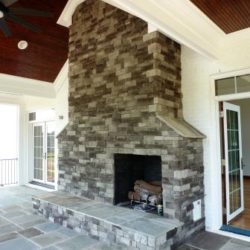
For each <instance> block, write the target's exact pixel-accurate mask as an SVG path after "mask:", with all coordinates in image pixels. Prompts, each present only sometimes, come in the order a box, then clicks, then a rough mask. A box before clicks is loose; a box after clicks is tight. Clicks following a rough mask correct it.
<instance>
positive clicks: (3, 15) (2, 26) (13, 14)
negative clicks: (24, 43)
mask: <svg viewBox="0 0 250 250" xmlns="http://www.w3.org/2000/svg"><path fill="white" fill-rule="evenodd" d="M17 1H18V0H0V30H2V32H3V33H4V35H5V36H6V37H8V36H11V35H12V32H11V30H10V28H9V27H8V25H7V21H9V20H10V21H12V22H14V23H16V24H19V25H21V26H23V27H24V28H26V29H29V30H31V31H33V32H39V31H40V28H39V27H38V26H36V25H33V24H31V23H29V22H27V21H26V20H25V19H23V18H22V17H20V16H37V17H52V16H53V15H52V13H50V12H47V11H40V10H35V9H29V8H21V7H20V8H15V7H10V6H11V5H12V4H14V3H15V2H17Z"/></svg>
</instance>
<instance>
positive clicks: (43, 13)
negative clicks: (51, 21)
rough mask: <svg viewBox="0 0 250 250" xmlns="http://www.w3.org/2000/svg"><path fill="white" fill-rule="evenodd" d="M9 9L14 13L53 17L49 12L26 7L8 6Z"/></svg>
mask: <svg viewBox="0 0 250 250" xmlns="http://www.w3.org/2000/svg"><path fill="white" fill-rule="evenodd" d="M10 11H11V12H12V13H13V14H15V15H25V16H40V17H53V14H52V13H51V12H48V11H41V10H34V9H28V8H10Z"/></svg>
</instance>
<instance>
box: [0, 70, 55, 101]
mask: <svg viewBox="0 0 250 250" xmlns="http://www.w3.org/2000/svg"><path fill="white" fill-rule="evenodd" d="M0 93H4V94H12V95H21V96H22V95H30V96H37V97H46V98H55V97H56V92H55V89H54V86H53V84H52V83H49V82H44V81H39V80H33V79H29V78H24V77H19V76H13V75H7V74H0Z"/></svg>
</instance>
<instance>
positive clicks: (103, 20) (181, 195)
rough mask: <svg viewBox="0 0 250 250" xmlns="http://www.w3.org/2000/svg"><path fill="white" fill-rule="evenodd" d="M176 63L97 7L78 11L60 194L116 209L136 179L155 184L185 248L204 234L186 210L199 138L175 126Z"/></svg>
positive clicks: (114, 13) (195, 184)
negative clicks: (187, 241)
mask: <svg viewBox="0 0 250 250" xmlns="http://www.w3.org/2000/svg"><path fill="white" fill-rule="evenodd" d="M180 56H181V46H180V45H179V44H178V43H176V42H175V41H173V40H171V39H170V38H168V37H166V36H164V35H163V34H161V33H159V32H157V31H156V32H152V33H148V28H147V23H146V22H144V21H143V20H141V19H139V18H137V17H135V16H132V15H130V14H128V13H126V12H123V11H121V10H119V9H117V8H115V7H113V6H110V5H108V4H106V3H104V2H102V1H101V0H87V1H85V2H84V3H82V4H81V5H80V6H78V8H77V9H76V11H75V13H74V16H73V20H72V26H71V27H70V40H69V79H70V87H69V124H68V125H67V127H66V128H65V129H64V131H63V132H62V133H61V134H60V135H59V137H58V142H59V188H60V189H61V190H64V191H67V192H69V193H72V194H75V195H79V196H83V197H87V198H90V199H94V200H98V201H103V202H105V203H110V204H118V203H120V202H123V201H125V199H127V197H125V196H127V192H128V191H129V190H128V189H130V188H132V187H133V183H134V182H135V181H136V179H142V178H143V179H144V180H148V181H149V182H150V181H158V182H160V185H161V187H162V202H163V211H164V216H165V217H167V218H172V219H177V220H179V221H181V222H183V223H184V226H183V231H182V233H181V234H180V235H179V237H180V238H185V237H188V236H189V235H190V234H192V233H193V232H195V231H197V230H201V229H202V228H203V227H204V218H203V216H204V213H202V214H203V216H202V218H201V219H200V220H198V221H193V214H192V211H193V202H194V201H196V200H198V199H201V201H202V204H204V199H203V198H204V189H203V156H202V138H203V135H202V134H200V133H199V132H198V131H197V130H196V129H194V128H193V127H192V126H190V125H189V124H187V123H186V122H185V121H184V119H183V116H182V101H181V100H182V94H181V60H180ZM146 162H148V163H146ZM148 164H149V165H148ZM122 175H123V176H124V179H122V178H121V176H122ZM150 178H152V179H150ZM121 179H122V180H121ZM121 185H122V187H121Z"/></svg>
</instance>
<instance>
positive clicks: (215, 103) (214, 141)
mask: <svg viewBox="0 0 250 250" xmlns="http://www.w3.org/2000/svg"><path fill="white" fill-rule="evenodd" d="M245 74H250V68H248V69H242V70H238V71H232V72H226V73H219V74H215V75H211V76H210V107H211V109H210V111H211V114H210V115H211V132H210V134H209V135H208V136H209V138H210V143H209V152H210V166H208V167H209V169H208V170H207V171H208V172H209V175H208V176H207V177H206V175H205V184H206V183H210V184H208V185H210V188H209V190H206V191H207V192H209V194H210V196H209V202H211V204H213V207H214V209H213V211H206V212H207V213H212V214H213V216H212V217H211V218H212V221H211V223H210V227H209V228H207V230H208V231H214V232H219V231H218V230H220V228H221V226H222V225H223V214H222V209H223V205H222V183H221V174H222V171H221V141H220V111H219V103H220V102H222V101H230V100H231V101H232V100H240V99H250V92H246V93H239V94H231V95H222V96H216V94H215V81H216V80H218V79H222V78H227V77H234V76H238V75H245ZM211 184H212V185H211Z"/></svg>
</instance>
